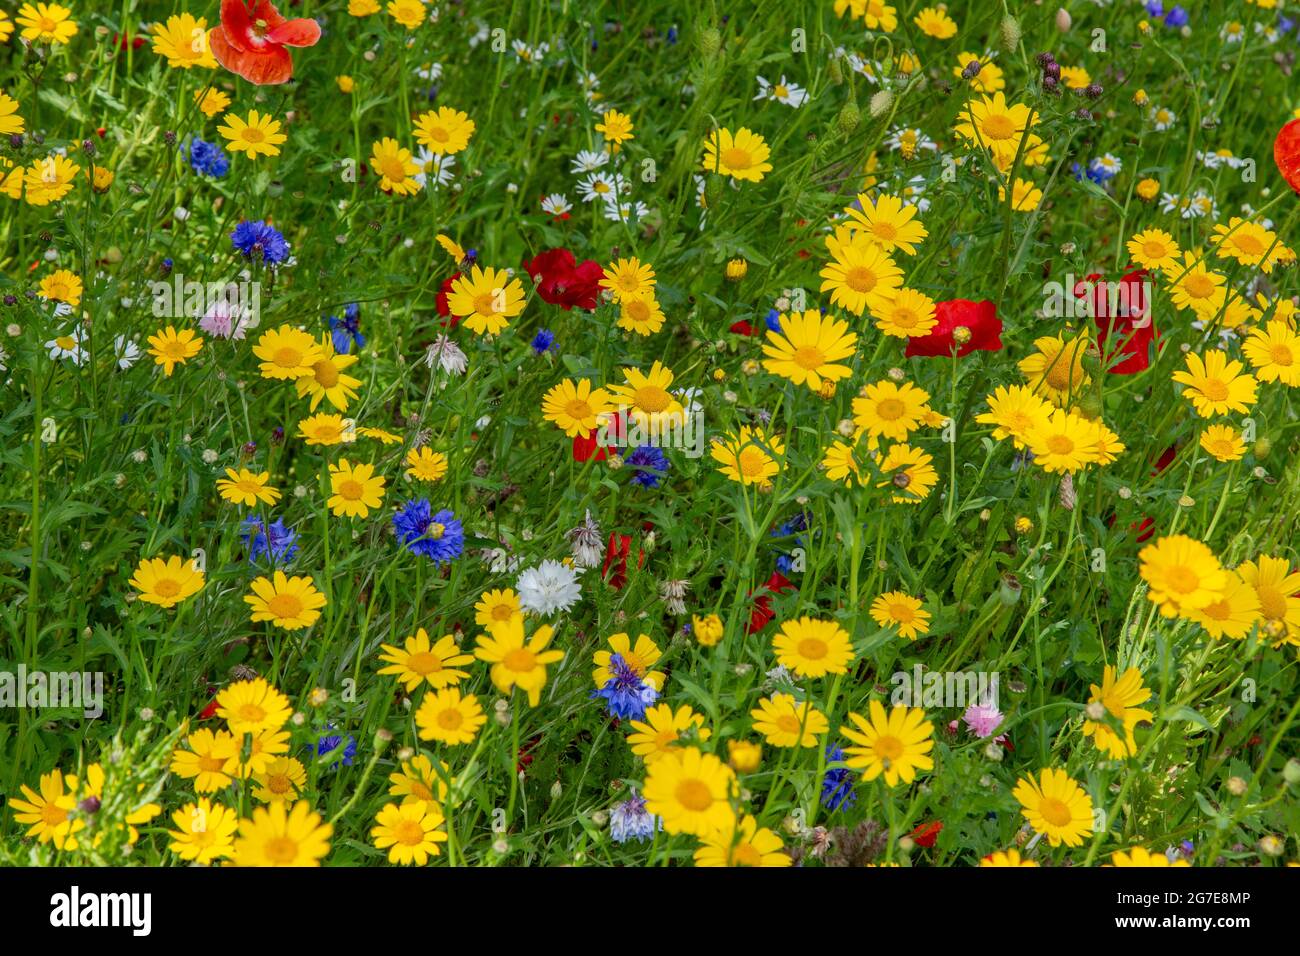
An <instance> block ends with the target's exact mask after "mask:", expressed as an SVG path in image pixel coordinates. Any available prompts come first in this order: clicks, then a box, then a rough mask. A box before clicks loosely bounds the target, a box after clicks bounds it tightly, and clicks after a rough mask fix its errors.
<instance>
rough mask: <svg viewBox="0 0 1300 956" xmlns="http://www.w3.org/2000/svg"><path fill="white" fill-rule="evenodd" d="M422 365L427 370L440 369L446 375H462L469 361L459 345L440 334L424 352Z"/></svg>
mask: <svg viewBox="0 0 1300 956" xmlns="http://www.w3.org/2000/svg"><path fill="white" fill-rule="evenodd" d="M424 363H425V364H426V365H428V366H429V368H441V369H442V370H443V371H444V372H446V373H447V374H448V375H464V374H465V369H466V367H468V365H469V360H468V359H466V358H465V353H464V352H462V351H461V350H460V346H459V345H457V344H456V343H455V342H453V341H452V340H451V339H449V338H447V336H445V335H441V334H440V335H439V336H438V337H437V338H436V339H434V341H433V344H432V345H430V346H429V347H428V348H427V349H426V350H425V352H424Z"/></svg>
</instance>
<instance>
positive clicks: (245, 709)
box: [235, 703, 266, 724]
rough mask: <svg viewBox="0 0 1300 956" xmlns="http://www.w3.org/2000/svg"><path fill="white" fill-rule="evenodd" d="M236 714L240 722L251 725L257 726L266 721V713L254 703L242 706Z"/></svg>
mask: <svg viewBox="0 0 1300 956" xmlns="http://www.w3.org/2000/svg"><path fill="white" fill-rule="evenodd" d="M235 714H236V715H237V716H238V717H239V719H240V720H242V721H244V722H246V723H250V724H256V723H259V722H261V721H263V720H265V719H266V711H265V710H264V709H262V707H261V706H259V705H258V704H253V703H248V704H240V705H239V710H237V711H235Z"/></svg>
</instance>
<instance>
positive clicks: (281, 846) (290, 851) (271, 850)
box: [262, 836, 298, 863]
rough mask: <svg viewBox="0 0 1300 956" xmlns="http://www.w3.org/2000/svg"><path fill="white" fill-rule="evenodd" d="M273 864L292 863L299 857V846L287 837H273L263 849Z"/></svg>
mask: <svg viewBox="0 0 1300 956" xmlns="http://www.w3.org/2000/svg"><path fill="white" fill-rule="evenodd" d="M262 852H263V853H264V854H266V858H267V859H268V860H270V861H271V862H272V863H292V862H293V861H294V860H295V859H297V857H298V844H297V842H296V841H294V840H291V839H289V838H288V837H287V836H278V837H272V838H271V839H269V840H267V841H266V843H265V845H264V846H263V847H262Z"/></svg>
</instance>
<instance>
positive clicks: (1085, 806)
mask: <svg viewBox="0 0 1300 956" xmlns="http://www.w3.org/2000/svg"><path fill="white" fill-rule="evenodd" d="M1012 793H1013V794H1014V795H1015V798H1016V799H1017V800H1019V801H1020V806H1021V807H1022V808H1023V809H1022V810H1021V811H1020V814H1021V816H1023V817H1024V818H1025V819H1026V820H1028V821H1029V825H1030V826H1031V827H1033V828H1034V830H1035V832H1037V833H1041V834H1043V835H1044V836H1046V837H1047V842H1048V843H1050V844H1051V845H1052V846H1060V845H1061V844H1062V843H1064V844H1065V845H1066V846H1079V845H1080V844H1082V843H1083V838H1084V837H1086V836H1088V835H1089V834H1091V833H1092V798H1091V797H1090V796H1088V792H1087V791H1086V790H1084V789H1083V788H1082V787H1080V786H1079V785H1078V784H1077V783H1075V781H1074V780H1072V779H1071V778H1070V775H1069V774H1067V773H1066V772H1065V771H1064V770H1054V769H1052V768H1050V767H1049V768H1047V769H1045V770H1043V771H1042V772H1041V773H1040V774H1039V778H1038V779H1037V780H1035V779H1034V778H1033V777H1032V776H1030V777H1022V778H1021V779H1020V781H1019V782H1018V783H1017V784H1016V788H1015V790H1013V791H1012Z"/></svg>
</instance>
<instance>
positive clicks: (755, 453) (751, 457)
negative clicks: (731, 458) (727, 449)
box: [736, 445, 767, 478]
mask: <svg viewBox="0 0 1300 956" xmlns="http://www.w3.org/2000/svg"><path fill="white" fill-rule="evenodd" d="M736 466H737V468H738V469H739V470H740V473H741V474H742V475H744V476H745V477H746V478H753V477H757V476H758V475H761V474H762V473H763V469H764V468H766V467H767V455H765V454H763V450H762V449H761V448H755V447H754V446H753V445H750V446H749V447H748V448H746V449H745V450H744V451H742V452H741V453H740V454H739V455H737V456H736Z"/></svg>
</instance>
